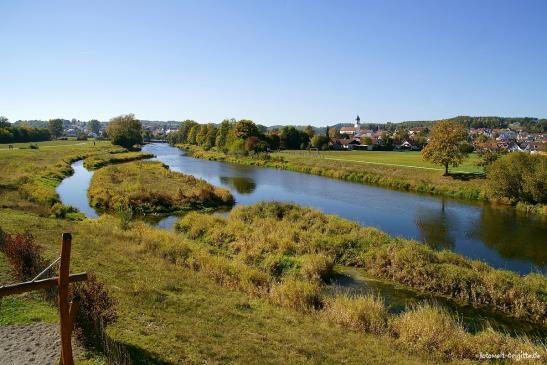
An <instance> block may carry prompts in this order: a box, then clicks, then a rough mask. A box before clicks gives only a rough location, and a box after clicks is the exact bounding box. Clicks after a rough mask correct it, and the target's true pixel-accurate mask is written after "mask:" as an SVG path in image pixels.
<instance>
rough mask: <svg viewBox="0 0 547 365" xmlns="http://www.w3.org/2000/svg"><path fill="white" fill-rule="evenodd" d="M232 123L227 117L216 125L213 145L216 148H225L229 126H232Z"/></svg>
mask: <svg viewBox="0 0 547 365" xmlns="http://www.w3.org/2000/svg"><path fill="white" fill-rule="evenodd" d="M232 124H233V123H231V122H230V121H229V120H228V119H224V120H223V121H222V123H220V126H219V127H218V131H217V135H216V139H215V145H216V146H217V147H218V148H221V149H223V148H225V147H226V142H227V139H228V133H229V132H230V128H231V127H232Z"/></svg>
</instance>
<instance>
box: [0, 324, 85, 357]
mask: <svg viewBox="0 0 547 365" xmlns="http://www.w3.org/2000/svg"><path fill="white" fill-rule="evenodd" d="M60 341H61V340H60V338H59V335H58V325H57V324H55V323H43V322H40V323H33V324H29V325H10V326H0V362H1V363H2V365H23V364H40V365H42V364H44V365H49V364H58V363H59V357H60ZM73 350H74V354H75V355H76V354H78V353H80V352H81V351H80V349H79V347H78V346H74V345H73ZM75 357H76V356H75Z"/></svg>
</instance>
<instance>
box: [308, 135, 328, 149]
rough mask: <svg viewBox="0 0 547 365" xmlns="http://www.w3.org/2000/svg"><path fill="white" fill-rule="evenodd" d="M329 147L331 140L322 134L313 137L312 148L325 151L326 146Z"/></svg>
mask: <svg viewBox="0 0 547 365" xmlns="http://www.w3.org/2000/svg"><path fill="white" fill-rule="evenodd" d="M328 145H329V139H328V138H327V137H326V136H325V135H322V134H316V135H315V136H313V138H312V139H311V146H312V147H315V148H319V149H321V150H324V149H326V147H325V146H327V147H328Z"/></svg>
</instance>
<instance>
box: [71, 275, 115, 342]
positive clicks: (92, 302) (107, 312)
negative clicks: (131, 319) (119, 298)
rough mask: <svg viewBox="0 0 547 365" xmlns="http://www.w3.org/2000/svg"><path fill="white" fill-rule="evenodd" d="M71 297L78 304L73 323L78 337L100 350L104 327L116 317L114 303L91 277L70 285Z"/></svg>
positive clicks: (100, 284) (102, 287)
mask: <svg viewBox="0 0 547 365" xmlns="http://www.w3.org/2000/svg"><path fill="white" fill-rule="evenodd" d="M71 297H72V300H77V301H78V302H79V308H78V311H77V312H76V321H75V322H76V327H77V334H78V337H79V338H80V339H81V340H82V341H83V342H84V343H85V344H86V345H89V346H93V347H95V348H100V346H101V345H102V342H101V341H102V339H103V335H104V327H106V326H107V325H109V324H112V323H114V322H115V321H116V319H117V317H118V316H117V313H116V310H115V308H114V307H115V304H116V301H115V300H114V299H113V298H112V297H111V296H110V295H109V294H108V291H107V290H106V289H105V288H104V285H103V284H102V283H100V282H99V281H98V280H97V278H96V277H95V276H93V275H89V276H88V278H87V281H85V282H84V283H77V284H73V285H71Z"/></svg>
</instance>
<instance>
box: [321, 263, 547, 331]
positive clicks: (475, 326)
mask: <svg viewBox="0 0 547 365" xmlns="http://www.w3.org/2000/svg"><path fill="white" fill-rule="evenodd" d="M329 291H330V292H332V293H338V292H344V293H348V294H350V295H351V294H356V295H363V294H375V295H379V296H380V297H382V298H383V299H384V301H385V303H386V306H387V307H388V310H389V312H390V313H400V312H402V311H403V310H405V309H406V308H408V307H411V306H413V305H416V304H418V303H422V302H424V301H427V302H433V303H435V304H437V305H440V306H443V307H447V308H449V309H451V311H452V312H456V313H457V315H458V317H460V318H461V320H462V322H463V324H464V325H465V327H466V328H467V330H468V331H470V332H477V331H481V330H483V329H485V328H487V327H488V326H491V327H493V328H494V329H496V330H498V331H501V332H503V333H509V334H511V335H522V334H526V335H528V336H529V337H531V338H536V339H545V338H547V328H545V327H542V326H541V325H536V324H533V323H529V322H526V321H519V320H516V319H514V318H510V317H507V316H504V315H502V314H499V313H494V312H491V311H488V310H486V309H478V308H475V307H473V306H470V305H464V306H461V305H456V304H454V302H452V301H451V300H449V299H447V298H444V297H436V296H432V295H429V294H424V293H418V292H416V291H413V290H410V289H408V288H406V287H403V286H402V285H399V284H395V283H390V282H387V281H382V280H378V279H375V278H372V277H370V276H368V275H367V274H366V272H365V271H364V270H363V269H357V268H353V267H337V268H336V275H335V276H334V277H333V278H332V281H331V284H330V285H329Z"/></svg>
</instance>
